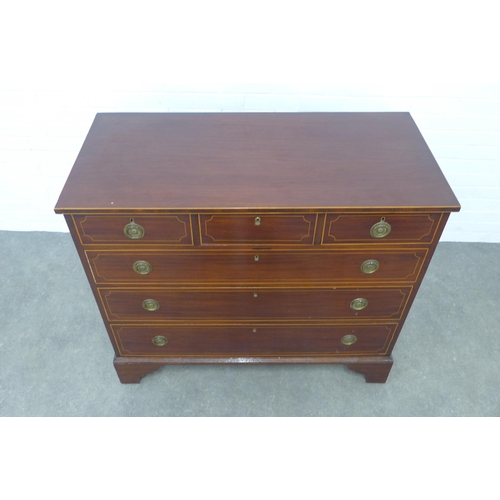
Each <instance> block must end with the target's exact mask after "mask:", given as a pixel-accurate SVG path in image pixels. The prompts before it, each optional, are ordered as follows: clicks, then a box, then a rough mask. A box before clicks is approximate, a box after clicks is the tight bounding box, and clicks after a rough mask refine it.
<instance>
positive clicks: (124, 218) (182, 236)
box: [73, 214, 193, 245]
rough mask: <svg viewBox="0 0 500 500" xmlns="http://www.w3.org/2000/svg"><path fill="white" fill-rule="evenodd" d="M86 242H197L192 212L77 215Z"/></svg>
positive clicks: (88, 243) (188, 243)
mask: <svg viewBox="0 0 500 500" xmlns="http://www.w3.org/2000/svg"><path fill="white" fill-rule="evenodd" d="M73 220H74V221H75V226H76V229H77V231H78V234H79V236H80V240H81V242H82V244H84V245H97V244H99V245H102V244H121V245H123V244H128V243H130V244H134V245H140V244H152V243H153V244H154V243H157V244H167V245H191V244H192V243H193V239H192V232H191V221H190V217H189V215H185V214H180V215H161V216H154V215H137V214H129V215H73Z"/></svg>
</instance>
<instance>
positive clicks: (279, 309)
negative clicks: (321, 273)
mask: <svg viewBox="0 0 500 500" xmlns="http://www.w3.org/2000/svg"><path fill="white" fill-rule="evenodd" d="M410 292H411V287H406V288H380V289H363V288H362V289H345V290H332V289H290V290H283V289H269V288H265V289H262V290H260V289H253V290H252V289H247V290H241V289H239V290H235V289H232V290H227V289H226V290H225V289H208V290H207V289H204V290H196V289H191V290H182V289H180V290H162V289H154V288H153V289H143V290H135V289H131V290H123V289H100V290H99V295H100V297H101V300H102V302H103V304H104V307H105V309H106V313H107V315H108V319H109V320H110V321H143V322H144V321H166V320H182V321H190V320H191V321H193V320H250V319H251V320H261V321H262V320H271V319H277V320H280V319H297V320H300V319H304V320H311V319H326V320H332V321H333V320H337V319H345V318H349V319H358V318H359V319H363V318H391V319H398V318H400V317H401V314H402V313H403V311H404V307H405V305H406V302H407V300H408V297H409V295H410Z"/></svg>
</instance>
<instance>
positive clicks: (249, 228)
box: [199, 214, 317, 245]
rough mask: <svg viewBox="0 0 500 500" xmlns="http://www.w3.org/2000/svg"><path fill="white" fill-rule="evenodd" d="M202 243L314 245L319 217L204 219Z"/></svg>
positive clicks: (236, 215)
mask: <svg viewBox="0 0 500 500" xmlns="http://www.w3.org/2000/svg"><path fill="white" fill-rule="evenodd" d="M199 217H200V232H201V243H202V244H203V245H228V244H265V243H275V244H285V245H292V244H293V245H312V243H313V241H314V233H315V230H316V218H317V216H316V214H306V215H282V214H235V215H222V214H221V215H200V216H199Z"/></svg>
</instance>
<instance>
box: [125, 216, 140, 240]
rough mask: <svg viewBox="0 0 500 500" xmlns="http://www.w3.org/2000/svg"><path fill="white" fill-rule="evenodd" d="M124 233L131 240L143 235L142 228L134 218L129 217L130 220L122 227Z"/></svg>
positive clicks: (138, 238)
mask: <svg viewBox="0 0 500 500" xmlns="http://www.w3.org/2000/svg"><path fill="white" fill-rule="evenodd" d="M123 232H124V233H125V235H126V236H127V237H128V238H130V239H131V240H140V239H141V238H142V237H143V236H144V233H145V231H144V228H143V227H142V226H141V225H139V224H136V223H135V222H134V219H130V222H129V223H128V224H127V225H126V226H125V227H124V228H123Z"/></svg>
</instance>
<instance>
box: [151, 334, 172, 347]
mask: <svg viewBox="0 0 500 500" xmlns="http://www.w3.org/2000/svg"><path fill="white" fill-rule="evenodd" d="M151 342H153V344H154V345H157V346H159V347H161V346H162V345H165V344H166V343H167V342H168V340H167V337H164V336H163V335H157V336H156V337H153V338H152V339H151Z"/></svg>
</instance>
